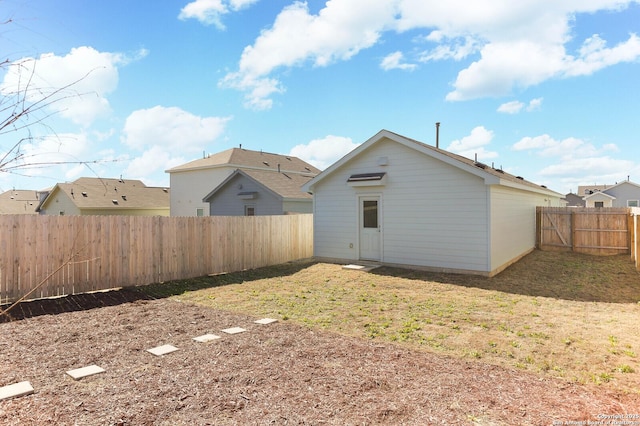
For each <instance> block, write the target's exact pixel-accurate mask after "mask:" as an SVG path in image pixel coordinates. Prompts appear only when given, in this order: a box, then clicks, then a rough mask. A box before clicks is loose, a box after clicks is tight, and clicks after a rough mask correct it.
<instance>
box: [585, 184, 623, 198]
mask: <svg viewBox="0 0 640 426" xmlns="http://www.w3.org/2000/svg"><path fill="white" fill-rule="evenodd" d="M612 186H615V185H580V186H578V195H579V196H581V197H584V196H585V195H590V194H593V193H594V192H602V191H605V190H607V189H609V188H611V187H612Z"/></svg>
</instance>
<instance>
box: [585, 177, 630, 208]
mask: <svg viewBox="0 0 640 426" xmlns="http://www.w3.org/2000/svg"><path fill="white" fill-rule="evenodd" d="M578 194H583V199H584V202H585V204H584V205H585V206H586V207H640V185H638V184H637V183H634V182H631V181H630V180H625V181H622V182H618V183H616V184H615V185H590V186H580V187H579V188H578Z"/></svg>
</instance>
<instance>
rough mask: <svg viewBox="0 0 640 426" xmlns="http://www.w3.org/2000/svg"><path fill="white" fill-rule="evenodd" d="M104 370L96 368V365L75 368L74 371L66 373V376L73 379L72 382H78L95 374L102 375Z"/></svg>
mask: <svg viewBox="0 0 640 426" xmlns="http://www.w3.org/2000/svg"><path fill="white" fill-rule="evenodd" d="M104 372H105V369H104V368H102V367H98V366H97V365H89V366H88V367H82V368H76V369H75V370H69V371H67V374H68V375H70V376H71V377H73V379H74V380H80V379H82V378H83V377H89V376H93V375H95V374H100V373H104Z"/></svg>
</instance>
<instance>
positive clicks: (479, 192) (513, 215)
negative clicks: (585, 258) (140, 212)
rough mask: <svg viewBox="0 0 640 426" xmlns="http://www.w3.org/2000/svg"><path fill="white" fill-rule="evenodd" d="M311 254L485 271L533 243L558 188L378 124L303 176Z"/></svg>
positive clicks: (555, 202) (555, 203)
mask: <svg viewBox="0 0 640 426" xmlns="http://www.w3.org/2000/svg"><path fill="white" fill-rule="evenodd" d="M303 190H305V191H308V192H311V193H313V214H314V256H315V257H317V258H320V259H326V260H330V261H339V262H357V261H374V262H379V263H382V264H387V265H395V266H408V267H419V268H423V269H428V270H436V271H446V272H461V273H472V274H480V275H487V276H492V275H495V274H497V273H498V272H500V271H502V270H503V269H505V268H506V267H507V266H509V265H510V264H512V263H514V262H516V261H517V260H518V259H520V258H521V257H522V256H524V255H526V254H527V253H529V252H530V251H532V250H533V249H534V247H535V241H536V238H535V230H536V206H560V205H562V204H563V203H561V201H560V200H561V198H562V197H563V196H562V194H559V193H557V192H555V191H551V190H549V189H547V188H546V187H545V186H542V185H537V184H535V183H532V182H529V181H527V180H525V179H523V178H522V177H520V176H513V175H510V174H509V173H506V172H504V171H503V170H501V169H496V168H494V167H492V166H489V165H486V164H482V163H480V162H477V161H474V160H470V159H468V158H465V157H462V156H459V155H456V154H453V153H450V152H447V151H445V150H443V149H439V148H436V147H434V146H430V145H427V144H424V143H422V142H418V141H416V140H413V139H409V138H407V137H404V136H401V135H399V134H396V133H393V132H390V131H387V130H381V131H380V132H378V133H377V134H376V135H374V136H373V137H372V138H370V139H369V140H367V141H366V142H364V143H363V144H361V145H360V146H358V147H357V148H356V149H354V150H353V151H351V152H350V153H348V154H347V155H346V156H344V157H343V158H342V159H340V160H339V161H337V162H336V163H334V164H333V165H331V166H330V167H329V168H327V169H326V170H325V171H323V172H322V173H320V174H319V175H318V176H316V177H315V178H313V179H312V180H311V181H309V182H308V183H307V184H305V185H304V186H303Z"/></svg>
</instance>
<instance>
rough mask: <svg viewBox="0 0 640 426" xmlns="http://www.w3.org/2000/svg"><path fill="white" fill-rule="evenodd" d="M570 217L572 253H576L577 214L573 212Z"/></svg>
mask: <svg viewBox="0 0 640 426" xmlns="http://www.w3.org/2000/svg"><path fill="white" fill-rule="evenodd" d="M570 217H571V220H570V221H569V228H570V229H569V232H570V233H571V251H576V212H575V211H573V210H572V211H571V216H570Z"/></svg>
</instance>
